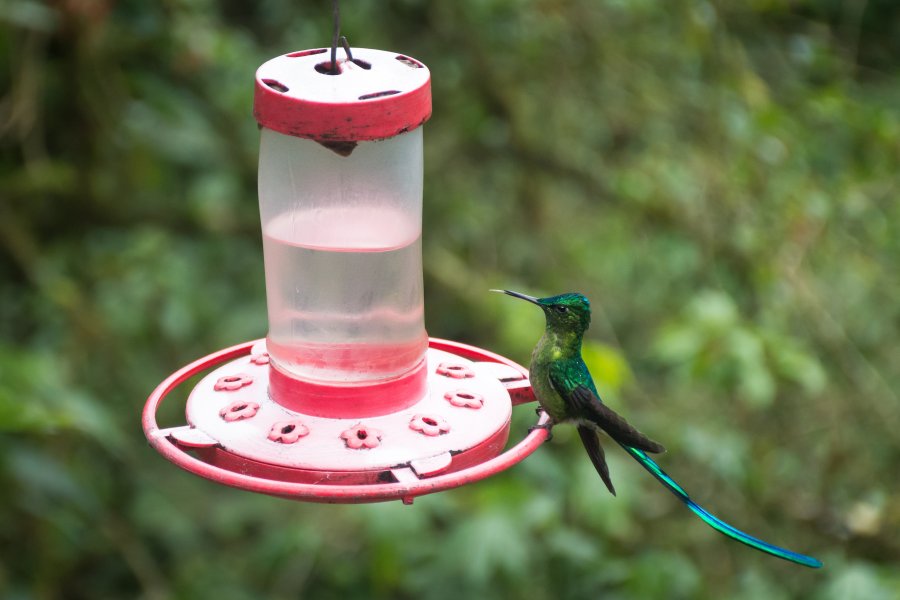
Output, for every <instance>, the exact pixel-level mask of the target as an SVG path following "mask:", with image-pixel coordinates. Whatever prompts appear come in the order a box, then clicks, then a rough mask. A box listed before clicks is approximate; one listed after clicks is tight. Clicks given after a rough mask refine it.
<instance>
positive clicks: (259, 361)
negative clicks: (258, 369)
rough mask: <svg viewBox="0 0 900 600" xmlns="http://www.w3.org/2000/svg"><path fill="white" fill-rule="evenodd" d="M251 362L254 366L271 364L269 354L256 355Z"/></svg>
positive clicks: (251, 358)
mask: <svg viewBox="0 0 900 600" xmlns="http://www.w3.org/2000/svg"><path fill="white" fill-rule="evenodd" d="M250 362H252V363H253V364H254V365H267V364H269V353H268V352H263V353H262V354H254V355H252V356H251V357H250Z"/></svg>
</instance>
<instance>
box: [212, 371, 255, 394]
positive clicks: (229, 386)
mask: <svg viewBox="0 0 900 600" xmlns="http://www.w3.org/2000/svg"><path fill="white" fill-rule="evenodd" d="M251 383H253V378H252V377H250V376H249V375H247V374H246V373H235V374H234V375H226V376H224V377H219V380H218V381H216V385H215V386H213V389H214V390H216V391H217V392H234V391H235V390H239V389H241V388H242V387H244V386H246V385H250V384H251Z"/></svg>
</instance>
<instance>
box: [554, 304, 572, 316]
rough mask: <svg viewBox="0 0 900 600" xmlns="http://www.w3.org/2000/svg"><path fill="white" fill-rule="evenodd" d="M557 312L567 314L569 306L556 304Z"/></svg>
mask: <svg viewBox="0 0 900 600" xmlns="http://www.w3.org/2000/svg"><path fill="white" fill-rule="evenodd" d="M556 312H558V313H562V314H565V313H567V312H569V307H568V306H563V305H561V304H560V305H558V306H556Z"/></svg>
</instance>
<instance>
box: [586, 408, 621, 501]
mask: <svg viewBox="0 0 900 600" xmlns="http://www.w3.org/2000/svg"><path fill="white" fill-rule="evenodd" d="M578 435H579V436H581V443H582V444H584V449H585V450H587V455H588V457H589V458H590V459H591V462H592V463H593V464H594V468H595V469H597V473H598V474H599V475H600V479H602V480H603V483H605V484H606V489H608V490H609V493H610V494H612V495H613V496H615V495H616V488H614V487H613V484H612V479H610V477H609V467H608V466H606V455H605V454H604V453H603V446H601V445H600V437H599V436H598V435H597V432H596V431H594V429H593V428H592V427H588V426H587V425H579V426H578Z"/></svg>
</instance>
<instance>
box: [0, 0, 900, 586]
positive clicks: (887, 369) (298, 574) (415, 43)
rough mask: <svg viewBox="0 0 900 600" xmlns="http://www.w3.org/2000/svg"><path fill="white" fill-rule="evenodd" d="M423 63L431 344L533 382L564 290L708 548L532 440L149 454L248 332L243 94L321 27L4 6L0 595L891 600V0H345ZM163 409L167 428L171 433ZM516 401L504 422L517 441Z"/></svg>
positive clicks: (896, 553)
mask: <svg viewBox="0 0 900 600" xmlns="http://www.w3.org/2000/svg"><path fill="white" fill-rule="evenodd" d="M343 14H344V19H343V20H344V27H343V31H344V32H345V33H346V34H347V35H348V36H349V38H350V41H351V43H352V44H354V45H357V46H361V47H378V48H385V49H391V50H396V51H400V52H404V53H408V54H410V55H412V56H415V57H417V58H419V59H420V60H422V61H424V62H425V63H426V64H428V65H429V67H430V68H431V70H432V74H433V85H434V116H433V118H432V120H431V121H430V122H429V123H428V125H427V126H426V165H427V166H426V170H427V172H426V198H425V206H426V215H425V228H426V232H425V238H424V239H425V242H424V243H425V247H424V253H425V265H426V266H425V277H426V293H427V298H426V305H427V319H428V321H427V324H428V329H429V332H430V333H431V334H432V335H435V336H439V337H446V338H451V339H456V340H460V341H464V342H469V343H474V344H479V345H482V346H484V347H486V348H489V349H492V350H495V351H499V352H502V353H505V354H506V355H508V356H511V357H513V358H514V359H517V360H518V361H520V362H523V363H526V362H527V360H528V356H529V353H530V348H531V347H532V345H533V344H534V342H535V341H536V339H537V337H538V335H539V333H540V329H541V326H542V317H541V316H540V314H539V313H537V312H536V311H534V310H530V309H531V308H533V307H529V306H528V305H527V304H525V303H516V302H514V301H512V300H509V299H504V298H503V297H501V296H499V295H492V294H488V293H486V292H487V289H488V288H491V287H507V288H512V289H520V290H522V291H525V292H529V293H534V294H543V293H555V292H561V291H567V290H580V291H583V292H585V293H586V294H587V295H588V296H589V297H590V298H591V299H592V301H593V305H594V307H595V313H596V316H595V319H594V326H593V328H592V330H591V331H590V332H589V337H590V342H589V346H588V348H587V350H586V353H587V358H588V360H589V362H590V366H591V368H592V370H593V371H594V373H595V375H596V376H597V377H598V379H599V380H600V381H599V384H600V387H601V389H602V390H603V391H604V393H605V397H606V399H607V401H608V402H609V403H610V404H611V405H613V406H614V407H615V408H617V409H618V410H620V411H621V412H623V413H624V414H626V415H627V416H628V418H629V419H630V420H631V421H632V422H634V423H636V424H638V426H639V427H640V428H641V429H642V430H644V431H646V432H648V433H649V434H650V435H652V436H653V437H654V438H656V439H659V440H661V441H662V442H664V443H665V444H666V445H667V446H668V448H669V452H668V454H666V455H665V456H664V457H663V458H662V459H661V461H662V463H663V466H664V468H666V469H667V470H668V471H669V472H670V473H671V474H673V475H674V476H675V477H676V478H677V479H679V480H680V481H681V482H682V483H683V484H684V485H685V487H687V488H688V489H689V490H690V491H691V492H692V494H693V495H695V496H696V497H697V498H698V499H699V500H700V501H701V502H702V503H704V504H706V505H707V506H708V507H709V508H710V509H712V510H713V511H714V512H716V513H718V514H720V515H722V516H723V517H725V518H726V519H727V520H729V521H731V522H733V523H734V524H736V525H737V526H739V527H742V528H746V529H747V530H748V531H750V532H752V533H755V534H757V535H759V536H761V537H763V538H766V539H769V540H771V541H773V542H775V543H779V544H784V545H786V546H789V547H791V548H794V549H797V550H800V551H804V552H808V553H810V554H813V555H816V556H818V557H819V558H821V559H822V560H824V562H825V563H826V567H825V569H824V570H822V571H818V572H814V571H811V570H806V569H802V568H799V567H795V566H792V565H790V564H787V563H783V562H781V561H778V560H776V559H773V558H770V557H766V556H763V555H761V554H758V553H756V552H753V551H751V550H749V549H747V548H745V547H743V546H740V545H738V544H734V543H731V542H728V541H727V540H725V539H724V538H723V537H721V536H719V535H718V534H716V533H714V532H712V531H711V530H709V529H708V528H707V527H705V526H704V525H702V524H701V523H700V522H699V521H698V520H696V519H694V518H693V517H692V516H691V515H690V514H689V513H688V512H687V511H685V510H684V509H683V507H682V506H680V505H679V504H678V502H677V501H676V500H675V499H674V498H672V497H670V496H669V495H668V494H667V493H666V492H665V491H663V490H662V489H661V488H660V487H659V486H658V485H657V484H656V483H655V482H654V481H653V480H651V478H650V477H649V476H647V474H646V473H644V472H642V471H641V470H640V469H639V468H638V467H637V466H636V465H635V464H633V463H632V462H631V461H630V459H628V458H627V457H625V456H624V455H623V454H622V453H621V452H618V451H617V450H615V449H611V451H610V463H611V469H612V472H613V477H614V478H615V480H616V482H617V488H618V489H619V490H620V495H619V497H618V498H612V497H610V496H609V495H608V494H606V493H605V491H604V489H603V486H602V484H601V483H600V481H599V480H598V479H597V478H596V475H595V474H594V473H593V471H592V468H591V466H590V464H589V463H588V461H587V460H585V459H584V457H583V456H582V453H581V451H580V450H579V447H578V443H577V441H576V440H575V439H573V437H572V435H571V432H570V431H568V430H567V429H566V428H558V430H557V432H556V435H555V437H554V440H553V441H552V443H550V444H547V445H545V446H544V447H543V448H541V449H540V451H539V452H537V453H536V454H535V455H534V456H532V457H531V458H529V459H528V460H527V461H525V462H524V463H523V464H521V465H520V466H518V467H516V468H515V469H513V470H512V471H511V472H507V473H505V474H503V475H501V476H498V477H496V478H493V479H491V480H489V481H486V482H482V483H479V484H476V485H473V486H469V487H468V488H465V489H460V490H458V491H453V492H448V493H443V494H438V495H435V496H429V497H423V498H421V499H419V500H417V501H416V502H415V504H414V506H412V507H405V506H402V505H400V504H399V503H391V504H380V505H369V506H360V507H340V506H318V505H304V504H298V503H292V502H289V501H285V500H279V499H274V498H268V497H257V496H254V495H251V494H249V493H245V492H240V491H236V490H231V489H227V488H222V487H219V486H216V485H214V484H212V483H209V482H206V481H203V480H199V479H197V478H194V477H192V476H189V475H187V474H185V473H183V472H181V471H180V470H178V469H176V468H175V467H173V466H171V465H169V464H168V463H166V462H165V461H164V460H163V459H161V458H160V457H159V456H157V455H156V454H155V453H154V452H152V451H151V450H150V449H149V448H148V447H147V445H146V443H145V442H144V440H143V437H142V434H141V431H140V426H139V412H140V409H141V407H142V403H143V401H144V398H145V397H146V396H147V394H148V393H149V392H150V390H152V389H153V387H154V386H155V385H156V384H157V383H158V382H159V381H160V380H162V378H164V377H165V376H166V375H167V374H168V373H170V372H171V371H173V370H175V369H176V368H178V367H180V366H181V365H182V364H185V363H187V362H189V361H190V360H192V359H194V358H196V357H198V356H202V355H204V354H207V353H209V352H211V351H213V350H216V349H218V348H221V347H225V346H227V345H231V344H235V343H238V342H242V341H245V340H249V339H254V338H256V337H261V336H262V335H264V333H265V330H266V316H265V299H264V286H263V273H262V252H261V244H260V232H259V221H258V213H257V207H256V191H255V186H256V157H257V148H258V133H257V130H256V124H255V122H254V121H253V119H252V117H251V115H250V109H251V98H252V76H253V72H254V70H255V68H256V67H257V66H258V65H259V64H261V63H262V62H263V61H264V60H266V59H267V58H269V57H271V56H274V55H277V54H282V53H285V52H288V51H291V50H297V49H303V48H309V47H317V46H322V45H325V44H327V43H328V32H329V28H330V4H329V3H328V2H326V1H325V0H319V1H317V2H296V1H295V2H288V1H285V0H260V1H257V2H244V1H241V0H229V1H223V2H212V1H211V0H161V1H159V2H144V1H140V0H120V1H118V2H113V1H112V0H56V1H52V2H39V1H37V0H4V1H3V2H0V57H2V61H0V136H2V137H0V490H2V492H0V596H3V597H4V598H130V597H144V598H220V599H231V598H234V599H239V598H261V597H269V598H296V597H310V598H339V597H340V598H371V597H376V598H414V597H429V598H465V597H486V598H536V599H540V598H582V597H584V598H587V597H590V598H600V597H602V598H648V597H659V598H739V599H740V598H747V599H749V598H766V599H768V600H775V599H780V598H792V597H809V598H823V599H832V598H834V599H837V598H841V599H844V598H865V599H867V600H877V599H881V598H885V599H889V598H897V597H900V569H898V564H900V542H898V539H900V536H898V532H900V487H898V484H897V474H898V473H900V449H898V431H900V402H898V391H897V390H898V389H900V345H898V342H897V340H898V333H900V284H898V277H897V272H898V264H900V203H898V198H897V196H898V191H900V169H898V167H900V112H898V106H900V61H898V58H897V57H898V52H900V5H898V3H896V2H894V1H893V0H869V1H866V0H856V1H852V0H744V1H729V0H666V1H663V0H630V1H629V0H519V1H512V0H459V1H456V2H436V1H431V2H427V1H425V0H345V1H344V2H343ZM170 413H171V414H169V416H168V418H170V419H172V421H173V422H177V421H178V418H179V416H178V411H177V409H172V410H171V411H170ZM532 418H533V415H532V414H531V412H530V410H529V409H527V408H525V409H520V413H519V414H517V416H516V428H515V431H514V433H513V436H514V437H518V436H519V435H521V434H522V433H524V429H525V427H526V426H527V423H528V422H529V421H531V420H532Z"/></svg>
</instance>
